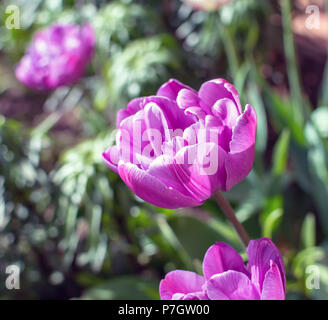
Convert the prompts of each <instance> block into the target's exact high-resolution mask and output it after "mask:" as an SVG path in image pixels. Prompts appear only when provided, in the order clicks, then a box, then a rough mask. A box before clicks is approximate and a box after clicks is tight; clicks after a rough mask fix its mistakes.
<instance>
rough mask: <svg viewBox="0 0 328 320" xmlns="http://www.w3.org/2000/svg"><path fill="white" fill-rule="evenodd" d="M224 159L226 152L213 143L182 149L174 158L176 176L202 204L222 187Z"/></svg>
mask: <svg viewBox="0 0 328 320" xmlns="http://www.w3.org/2000/svg"><path fill="white" fill-rule="evenodd" d="M225 158H226V152H225V151H224V150H223V149H222V148H221V147H220V146H218V145H217V144H215V143H206V142H205V143H198V144H195V145H191V146H186V147H183V148H182V149H180V150H179V152H178V153H177V154H176V156H175V161H176V163H177V165H176V171H177V176H178V177H179V179H180V182H181V183H182V184H183V185H184V187H185V188H186V189H187V190H188V191H189V193H190V194H191V195H192V196H193V197H194V198H195V199H198V201H200V202H203V201H205V200H206V199H208V198H209V197H211V195H212V194H213V193H214V192H216V191H217V190H218V189H219V188H220V187H221V186H222V183H223V182H224V181H222V172H221V171H222V168H223V164H224V161H225ZM223 176H224V177H225V175H224V174H223Z"/></svg>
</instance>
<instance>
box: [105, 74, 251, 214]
mask: <svg viewBox="0 0 328 320" xmlns="http://www.w3.org/2000/svg"><path fill="white" fill-rule="evenodd" d="M117 129H118V131H117V135H116V145H114V146H112V147H110V148H109V149H108V150H107V151H106V152H105V153H103V159H104V161H105V163H106V164H107V166H108V167H109V168H110V169H112V170H113V171H115V172H117V173H118V174H119V175H120V176H121V178H122V179H123V181H124V182H125V183H126V184H127V185H128V187H129V188H130V189H131V190H132V191H133V192H134V193H135V194H136V195H137V196H139V197H140V198H142V199H143V200H145V201H148V202H150V203H152V204H154V205H156V206H159V207H164V208H180V207H189V206H198V205H201V204H202V203H203V202H204V201H205V200H206V199H208V198H209V197H211V196H212V194H213V193H215V192H216V191H217V190H219V189H220V190H223V191H226V190H229V189H230V188H231V187H232V186H234V185H235V184H236V183H238V182H240V181H241V180H243V179H244V178H245V177H246V176H247V175H248V173H249V172H250V170H251V169H252V166H253V161H254V145H255V136H256V114H255V111H254V109H253V108H252V107H251V106H250V105H247V106H246V109H245V112H244V113H243V112H242V108H241V104H240V101H239V96H238V92H237V90H236V89H235V88H234V87H233V85H231V84H230V83H228V82H226V81H225V80H223V79H216V80H211V81H208V82H205V83H204V84H203V85H202V86H201V88H200V90H199V92H197V91H195V90H193V89H191V88H190V87H187V86H186V85H184V84H182V83H181V82H179V81H177V80H174V79H172V80H170V81H168V82H167V83H165V84H164V85H163V86H162V87H161V88H160V89H159V90H158V92H157V95H156V96H151V97H144V98H137V99H134V100H132V101H131V102H130V103H129V104H128V106H127V108H126V109H121V110H120V111H119V112H118V114H117Z"/></svg>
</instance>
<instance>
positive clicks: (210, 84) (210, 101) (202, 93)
mask: <svg viewBox="0 0 328 320" xmlns="http://www.w3.org/2000/svg"><path fill="white" fill-rule="evenodd" d="M198 96H199V98H200V99H201V102H202V106H203V107H207V108H209V109H211V108H212V107H213V106H214V104H215V103H216V102H217V101H218V100H220V99H223V98H228V99H230V100H231V101H233V102H234V104H235V108H236V109H237V111H238V114H241V113H242V109H241V104H240V100H239V95H238V92H237V90H236V89H235V87H234V86H233V85H232V84H230V83H229V82H227V81H226V80H224V79H215V80H210V81H207V82H205V83H203V85H202V86H201V87H200V89H199V93H198Z"/></svg>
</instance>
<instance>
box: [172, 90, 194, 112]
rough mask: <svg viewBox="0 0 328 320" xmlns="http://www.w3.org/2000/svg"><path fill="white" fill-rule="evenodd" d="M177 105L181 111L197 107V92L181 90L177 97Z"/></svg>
mask: <svg viewBox="0 0 328 320" xmlns="http://www.w3.org/2000/svg"><path fill="white" fill-rule="evenodd" d="M177 104H178V106H179V107H180V108H181V109H187V108H191V107H198V106H199V98H198V94H197V92H195V91H194V90H189V89H181V90H180V91H179V93H178V96H177Z"/></svg>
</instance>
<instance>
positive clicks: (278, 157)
mask: <svg viewBox="0 0 328 320" xmlns="http://www.w3.org/2000/svg"><path fill="white" fill-rule="evenodd" d="M289 142H290V131H289V130H288V129H284V130H283V131H282V133H281V135H280V137H279V139H278V141H277V143H276V145H275V147H274V151H273V167H272V171H273V174H274V175H275V176H280V175H281V174H283V173H284V172H285V169H286V165H287V160H288V149H289Z"/></svg>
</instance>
